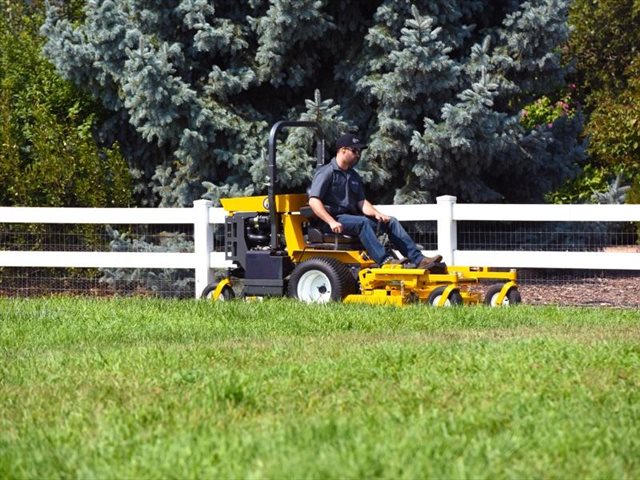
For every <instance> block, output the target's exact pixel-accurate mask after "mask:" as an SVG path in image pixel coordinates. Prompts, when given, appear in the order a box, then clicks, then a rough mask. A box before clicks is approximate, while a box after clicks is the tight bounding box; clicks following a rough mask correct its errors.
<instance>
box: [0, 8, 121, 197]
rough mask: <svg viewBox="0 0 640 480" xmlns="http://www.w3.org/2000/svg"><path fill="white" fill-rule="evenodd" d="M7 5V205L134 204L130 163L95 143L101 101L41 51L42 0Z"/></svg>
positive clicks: (1, 64) (3, 135)
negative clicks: (63, 76) (81, 88)
mask: <svg viewBox="0 0 640 480" xmlns="http://www.w3.org/2000/svg"><path fill="white" fill-rule="evenodd" d="M0 8H1V11H2V12H3V13H4V15H2V16H1V17H0V85H1V87H2V88H1V89H0V183H2V185H3V189H2V191H0V204H3V205H25V206H86V207H100V206H122V205H127V204H128V203H129V202H130V199H131V192H130V191H131V186H130V177H129V173H128V169H127V165H126V162H125V161H124V159H123V158H122V156H121V155H120V154H119V151H118V148H117V146H114V147H112V148H101V147H99V146H98V145H97V144H96V142H95V140H94V138H93V134H92V130H93V125H94V123H95V122H96V120H97V117H96V113H95V112H96V108H95V105H94V103H93V102H92V101H91V100H90V98H89V97H88V96H87V95H86V94H81V93H80V92H79V90H78V89H77V88H75V87H74V86H72V84H71V83H70V82H68V81H65V80H62V79H61V78H60V77H59V76H58V75H57V74H56V73H55V71H54V69H53V67H52V66H51V65H50V63H49V62H47V61H46V60H45V59H44V58H42V56H41V53H40V50H41V47H42V44H43V40H42V39H41V38H40V37H39V35H38V28H39V24H40V23H41V22H42V21H43V18H44V17H43V14H44V12H43V7H42V5H41V3H40V2H31V3H30V4H27V3H25V2H17V1H3V2H1V3H0Z"/></svg>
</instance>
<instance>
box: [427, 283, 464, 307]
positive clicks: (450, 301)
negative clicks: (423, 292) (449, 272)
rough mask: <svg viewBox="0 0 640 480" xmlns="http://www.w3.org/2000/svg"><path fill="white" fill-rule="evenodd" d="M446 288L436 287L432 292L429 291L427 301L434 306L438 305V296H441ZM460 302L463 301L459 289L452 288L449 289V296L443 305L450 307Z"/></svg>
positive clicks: (460, 303)
mask: <svg viewBox="0 0 640 480" xmlns="http://www.w3.org/2000/svg"><path fill="white" fill-rule="evenodd" d="M446 288H447V287H444V286H443V287H438V288H436V289H435V290H434V291H433V292H431V294H429V298H428V300H427V303H428V304H429V305H431V306H434V307H436V306H438V302H439V301H440V297H442V294H443V293H444V291H445V290H446ZM462 303H463V300H462V295H461V294H460V290H458V289H454V290H451V292H450V293H449V297H448V298H447V300H446V302H445V304H444V306H445V307H452V306H457V305H462Z"/></svg>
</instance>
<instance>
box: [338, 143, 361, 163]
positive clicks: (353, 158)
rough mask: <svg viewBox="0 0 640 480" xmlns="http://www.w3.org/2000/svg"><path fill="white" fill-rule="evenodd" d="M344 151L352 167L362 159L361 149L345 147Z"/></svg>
mask: <svg viewBox="0 0 640 480" xmlns="http://www.w3.org/2000/svg"><path fill="white" fill-rule="evenodd" d="M342 151H343V153H344V158H345V160H346V161H347V162H348V163H349V166H350V167H354V166H355V165H356V164H357V163H358V160H360V150H358V149H357V148H349V147H344V148H343V149H342Z"/></svg>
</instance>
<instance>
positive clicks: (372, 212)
mask: <svg viewBox="0 0 640 480" xmlns="http://www.w3.org/2000/svg"><path fill="white" fill-rule="evenodd" d="M358 206H359V207H360V210H362V213H363V214H365V215H366V216H367V217H373V218H375V219H376V220H377V221H378V222H384V223H387V222H388V221H389V220H391V217H389V216H388V215H385V214H384V213H381V212H379V211H378V210H377V209H376V208H375V207H374V206H373V205H371V203H370V202H369V200H367V199H364V200H362V201H361V202H360V203H358Z"/></svg>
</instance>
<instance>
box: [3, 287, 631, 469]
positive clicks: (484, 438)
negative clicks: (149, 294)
mask: <svg viewBox="0 0 640 480" xmlns="http://www.w3.org/2000/svg"><path fill="white" fill-rule="evenodd" d="M58 477H80V478H180V479H182V478H249V479H252V478H262V477H264V478H371V477H385V478H563V479H566V478H616V479H620V478H630V479H631V478H638V477H640V314H639V313H638V312H637V311H636V310H613V309H595V308H593V309H591V308H589V309H587V308H584V309H578V308H557V307H537V308H536V307H527V306H519V307H516V308H511V309H489V308H485V307H462V308H452V309H446V308H442V309H436V308H428V307H419V306H416V307H406V308H393V307H368V306H364V305H360V306H359V305H351V306H348V305H341V304H338V305H330V306H307V305H303V304H299V303H296V302H294V301H290V300H289V301H287V300H278V301H276V300H272V301H265V302H254V303H243V302H228V303H218V304H212V303H207V302H203V301H200V302H196V301H163V300H145V299H115V300H99V299H78V298H53V299H29V300H15V299H0V478H58Z"/></svg>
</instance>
